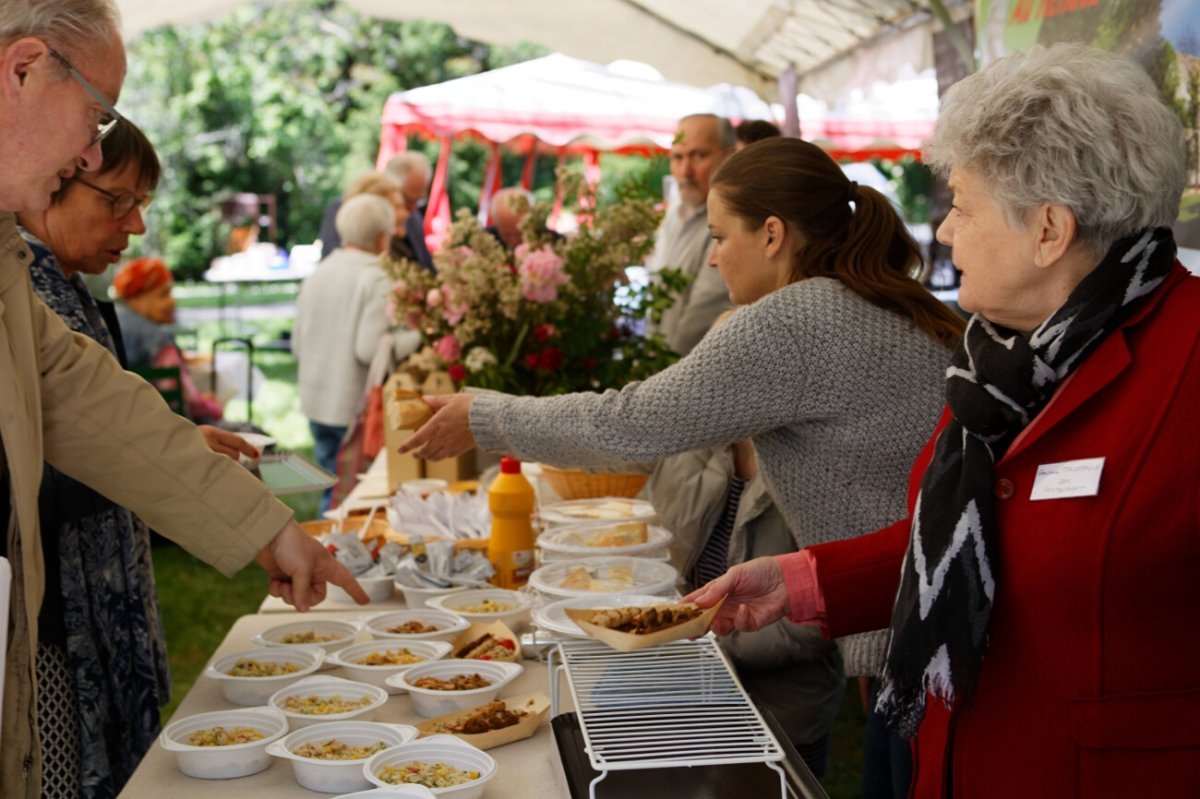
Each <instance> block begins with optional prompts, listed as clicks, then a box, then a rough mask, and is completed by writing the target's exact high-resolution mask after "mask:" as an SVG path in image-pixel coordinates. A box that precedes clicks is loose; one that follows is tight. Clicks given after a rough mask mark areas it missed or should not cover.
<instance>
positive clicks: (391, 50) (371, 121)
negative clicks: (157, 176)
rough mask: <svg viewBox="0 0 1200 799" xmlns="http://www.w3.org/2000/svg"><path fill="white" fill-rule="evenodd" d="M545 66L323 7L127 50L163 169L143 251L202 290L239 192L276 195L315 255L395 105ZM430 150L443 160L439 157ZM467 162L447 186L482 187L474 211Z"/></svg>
mask: <svg viewBox="0 0 1200 799" xmlns="http://www.w3.org/2000/svg"><path fill="white" fill-rule="evenodd" d="M544 53H545V50H543V49H541V48H539V47H536V46H534V45H521V46H517V47H495V46H490V45H485V44H481V43H479V42H474V41H471V40H468V39H464V38H462V37H459V36H457V35H456V34H455V33H454V32H453V31H452V30H451V29H450V28H449V27H447V26H445V25H442V24H439V23H432V22H427V21H423V20H412V21H391V20H380V19H375V18H370V17H364V16H362V15H360V14H358V13H357V12H356V11H354V10H352V9H350V8H348V7H346V6H343V5H341V4H339V3H331V2H318V1H317V0H296V2H288V3H283V4H278V5H275V4H260V5H258V6H248V7H242V8H240V9H239V10H237V11H235V12H233V13H232V14H231V15H230V16H228V17H226V18H225V19H223V20H221V21H218V22H213V23H204V24H199V25H192V26H187V27H166V28H162V29H159V30H155V31H151V32H149V33H147V34H145V35H144V36H142V37H141V38H139V39H138V40H137V41H135V42H133V43H132V44H131V46H130V48H129V75H128V78H127V80H126V82H125V91H124V93H123V95H122V98H121V107H122V109H123V110H125V111H126V112H127V113H128V114H129V115H130V117H131V118H132V119H134V120H135V121H136V122H137V123H138V124H139V125H140V126H141V127H142V128H143V129H144V130H145V131H146V134H147V135H148V136H149V137H150V139H151V141H153V142H154V143H155V146H156V147H157V149H158V152H159V156H160V157H161V158H162V160H163V166H164V173H163V180H162V182H161V183H160V185H159V191H158V193H157V196H156V197H155V202H154V205H153V206H152V208H151V211H150V218H151V219H150V224H149V228H150V229H149V232H148V234H147V236H146V237H144V238H143V239H142V241H141V247H142V248H143V249H145V250H146V251H147V252H154V253H160V254H162V255H163V256H164V257H165V258H166V260H167V262H168V263H169V264H171V266H172V268H173V269H174V270H175V271H176V272H177V273H179V274H180V275H181V276H183V277H198V276H199V275H200V273H202V272H203V271H204V270H205V269H207V268H208V265H209V262H210V261H211V260H212V258H214V257H215V256H217V255H222V254H224V248H225V241H226V238H227V235H228V227H227V225H226V224H225V223H224V221H223V220H222V217H221V213H220V211H219V205H220V203H221V201H222V200H224V199H225V198H227V197H228V196H229V195H230V194H232V193H234V192H253V193H257V194H274V195H276V197H277V202H278V220H277V221H278V235H279V242H278V243H280V244H289V243H301V242H311V241H312V240H313V239H314V238H315V237H316V233H317V229H318V227H319V225H320V221H321V214H322V211H323V209H324V207H325V205H326V203H328V201H329V200H331V199H332V198H333V197H335V196H337V195H338V194H340V193H341V191H342V190H343V188H344V187H345V185H346V183H347V182H348V181H349V180H350V179H351V178H352V177H353V176H354V175H356V174H358V173H360V172H362V171H364V170H367V169H370V168H372V167H373V165H374V162H375V154H376V152H377V151H378V149H379V130H380V126H379V118H380V114H381V112H382V110H383V105H384V101H385V100H386V99H387V97H388V95H389V94H391V93H392V92H396V91H402V90H404V89H408V88H414V87H417V86H423V85H427V84H432V83H439V82H441V81H445V80H449V79H451V78H456V77H461V76H463V75H468V74H473V73H476V72H480V71H483V70H487V69H492V68H495V67H499V66H505V65H507V64H511V63H517V62H519V61H524V60H527V59H529V58H533V57H536V56H539V55H542V54H544ZM426 147H427V152H428V154H429V155H430V156H431V158H433V157H436V154H437V153H436V145H435V144H433V143H429V144H428V145H426ZM461 149H463V153H462V154H461V156H459V157H456V158H455V159H454V161H453V167H452V176H451V200H452V202H455V203H459V204H462V203H465V201H466V200H467V199H468V198H469V194H467V193H466V190H467V187H468V186H470V185H472V184H473V185H474V187H475V188H474V192H475V196H476V198H477V194H478V188H477V186H478V184H479V182H480V180H481V179H482V174H483V163H484V161H485V160H486V151H485V150H484V148H483V147H481V146H479V145H474V146H473V147H472V146H468V147H465V148H461ZM516 169H517V170H518V173H519V166H518V167H516ZM549 169H550V170H551V171H552V170H553V164H550V165H549ZM456 195H457V196H456Z"/></svg>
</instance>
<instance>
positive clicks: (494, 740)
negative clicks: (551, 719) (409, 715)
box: [416, 693, 550, 749]
mask: <svg viewBox="0 0 1200 799" xmlns="http://www.w3.org/2000/svg"><path fill="white" fill-rule="evenodd" d="M498 701H500V702H503V703H504V705H505V706H506V707H507V708H508V709H509V710H524V711H525V714H526V715H525V717H524V718H522V719H521V720H520V721H518V722H517V723H516V724H514V725H512V726H511V727H504V728H502V729H499V730H492V731H491V732H482V733H477V734H475V735H467V734H466V733H460V732H452V733H446V732H445V731H444V730H439V729H438V727H439V726H441V725H442V724H448V723H450V722H454V721H458V720H459V719H464V718H466V717H467V716H469V715H471V714H472V713H474V712H476V711H477V710H479V709H480V708H482V707H484V705H480V706H479V707H474V708H471V709H470V710H463V711H460V712H456V713H446V714H444V715H441V716H434V717H433V718H431V719H426V720H425V721H423V722H421V723H419V724H417V725H416V727H417V729H418V730H419V731H420V736H418V737H421V738H424V737H425V736H427V735H438V734H448V735H453V736H455V737H457V738H461V739H462V740H464V741H466V742H467V743H469V744H470V745H471V746H474V747H475V748H476V749H495V748H496V747H497V746H504V744H508V743H512V742H513V741H520V740H522V739H525V738H530V737H532V736H533V734H534V733H535V732H537V728H538V727H539V726H541V723H542V722H543V721H544V720H545V719H546V716H547V714H548V713H549V711H550V698H549V697H548V696H546V695H545V694H543V693H535V694H522V695H521V696H511V697H505V698H502V699H500V700H498Z"/></svg>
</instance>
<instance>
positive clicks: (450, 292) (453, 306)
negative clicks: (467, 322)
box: [442, 286, 471, 327]
mask: <svg viewBox="0 0 1200 799" xmlns="http://www.w3.org/2000/svg"><path fill="white" fill-rule="evenodd" d="M442 297H443V300H444V302H443V305H442V316H444V317H445V318H446V322H447V323H448V324H449V325H450V326H451V327H453V326H454V325H457V324H458V323H459V322H461V321H462V319H463V317H464V316H466V315H467V311H469V310H471V306H470V305H469V304H468V303H465V302H461V301H459V300H457V299H456V295H455V291H454V288H453V287H452V286H446V288H445V289H443V290H442Z"/></svg>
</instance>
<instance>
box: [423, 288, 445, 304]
mask: <svg viewBox="0 0 1200 799" xmlns="http://www.w3.org/2000/svg"><path fill="white" fill-rule="evenodd" d="M425 304H426V305H428V306H429V307H430V308H437V307H438V306H440V305H441V304H442V290H441V289H430V290H429V293H428V294H426V295H425Z"/></svg>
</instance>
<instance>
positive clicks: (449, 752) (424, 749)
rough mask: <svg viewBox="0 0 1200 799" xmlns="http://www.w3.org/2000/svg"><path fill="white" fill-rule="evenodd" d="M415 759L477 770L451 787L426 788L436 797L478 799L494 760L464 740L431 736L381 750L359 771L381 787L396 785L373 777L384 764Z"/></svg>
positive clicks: (445, 736) (395, 763)
mask: <svg viewBox="0 0 1200 799" xmlns="http://www.w3.org/2000/svg"><path fill="white" fill-rule="evenodd" d="M413 761H419V762H422V763H445V764H446V765H448V766H454V767H455V768H458V769H462V770H464V771H477V772H479V778H478V779H475V780H472V781H471V782H468V783H464V784H462V785H455V786H454V787H452V788H430V789H429V790H430V791H431V792H432V793H433V794H434V795H435V796H437V797H439V799H479V797H480V796H482V795H483V788H484V785H486V784H487V781H488V780H490V779H491V778H492V777H494V776H495V774H496V761H495V760H493V759H492V756H491V755H489V754H488V753H487V752H482V751H480V750H478V749H476V748H475V747H473V746H471V745H470V744H469V743H467V742H466V741H462V740H459V739H458V738H455V737H454V736H453V735H431V736H429V737H428V738H422V739H420V740H418V741H414V742H413V743H407V744H404V745H403V746H397V747H394V748H392V749H385V750H384V751H382V752H380V753H379V754H377V755H374V756H373V757H372V758H371V759H370V760H368V761H367V762H366V763H364V764H363V767H362V769H363V774H364V776H366V778H367V779H368V780H370V781H371V782H372V783H373V784H375V785H378V786H379V787H381V788H397V787H400V786H396V785H391V784H389V783H386V782H384V781H383V780H381V779H379V777H378V776H377V775H378V773H379V772H380V771H382V770H383V767H384V766H399V765H403V764H404V763H410V762H413Z"/></svg>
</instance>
